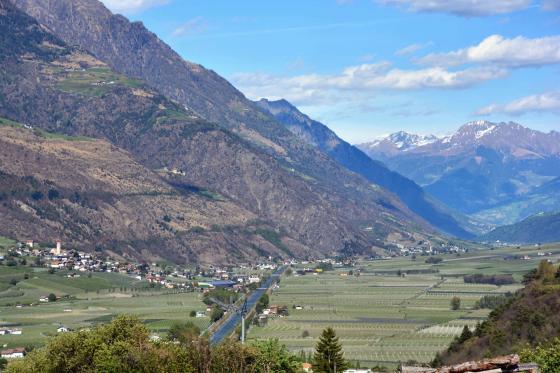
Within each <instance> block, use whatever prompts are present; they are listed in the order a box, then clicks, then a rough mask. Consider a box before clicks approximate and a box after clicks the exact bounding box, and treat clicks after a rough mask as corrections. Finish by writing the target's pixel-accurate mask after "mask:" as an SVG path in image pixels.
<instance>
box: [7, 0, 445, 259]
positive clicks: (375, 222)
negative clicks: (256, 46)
mask: <svg viewBox="0 0 560 373" xmlns="http://www.w3.org/2000/svg"><path fill="white" fill-rule="evenodd" d="M1 4H2V9H1V10H2V12H1V14H0V31H1V33H0V34H1V36H0V38H1V43H0V58H1V60H2V64H1V67H0V76H1V79H0V116H1V117H3V118H5V119H3V123H9V124H13V125H12V126H11V127H13V128H18V131H23V132H26V131H27V132H32V131H47V132H46V133H50V134H56V135H52V136H59V135H61V136H62V137H63V138H64V136H71V137H76V136H78V137H79V136H82V137H83V136H85V137H89V138H95V139H99V140H100V141H104V143H103V144H107V143H109V144H111V147H107V146H103V147H101V146H99V147H97V148H98V149H106V150H107V151H112V152H113V153H112V154H123V156H126V157H127V161H126V162H125V163H129V162H135V164H136V165H137V167H142V171H141V172H143V173H144V174H145V175H146V177H148V178H151V179H152V180H153V183H156V179H157V183H156V184H158V185H159V189H158V188H156V189H153V188H152V187H148V186H147V185H142V184H141V183H140V182H139V184H138V185H135V186H134V187H131V186H129V183H133V180H134V179H132V180H131V179H130V177H127V176H126V175H125V174H122V173H120V172H121V171H122V172H124V171H126V170H122V169H121V168H120V167H118V166H117V165H116V164H114V167H111V168H109V166H107V165H105V166H104V165H102V164H98V163H97V160H96V159H95V157H88V152H87V151H86V149H85V148H83V147H88V146H91V144H90V143H81V142H76V143H75V144H73V145H72V151H74V152H80V154H81V155H82V156H83V157H86V158H87V161H88V162H87V163H88V166H87V168H86V169H83V170H82V169H80V168H79V167H78V168H77V167H76V166H71V165H70V164H69V163H68V164H67V166H64V164H66V163H64V162H63V160H64V159H59V160H58V161H56V162H55V161H54V160H53V162H52V163H56V164H58V163H60V165H61V166H60V167H58V168H57V173H56V174H55V173H47V172H41V173H39V172H38V169H37V168H34V167H30V166H26V164H27V162H32V161H31V160H32V159H35V160H36V159H40V158H45V157H47V156H48V157H60V156H63V154H52V153H49V154H48V155H47V154H46V152H47V151H48V150H47V149H48V148H50V147H51V146H50V145H49V142H48V140H47V142H46V143H45V145H44V146H43V147H38V148H34V149H27V150H25V149H22V150H21V151H13V152H12V151H10V152H7V151H5V154H4V156H5V157H6V158H5V162H2V169H1V171H2V172H3V173H4V174H6V175H8V176H9V177H11V178H16V179H17V180H21V181H18V183H20V182H21V183H24V184H25V188H24V187H21V188H19V187H18V188H17V190H18V191H23V190H28V191H29V193H27V194H26V193H23V192H22V193H23V194H22V193H15V192H14V189H13V185H14V184H12V183H4V184H3V185H4V190H2V196H3V200H4V202H3V209H4V211H5V213H3V214H2V217H3V224H2V225H1V228H0V229H1V230H2V231H1V232H0V234H2V235H5V236H9V237H14V238H16V239H20V240H24V239H25V238H26V237H28V236H29V235H31V234H33V233H34V232H33V231H30V230H29V228H26V226H28V225H30V226H33V227H34V228H33V229H34V230H35V231H37V232H39V231H40V232H42V233H43V234H42V235H41V236H42V237H43V239H44V240H45V241H48V240H51V241H52V240H55V239H56V238H61V237H62V238H64V240H65V241H66V242H68V243H69V244H72V245H77V246H88V247H91V245H94V246H98V247H100V248H101V249H105V250H111V249H113V250H117V251H118V252H120V253H124V254H127V255H132V256H136V257H163V258H167V259H170V260H173V261H185V260H204V258H206V260H210V258H212V260H213V261H214V262H220V261H221V262H231V261H236V260H243V259H245V260H246V259H250V258H257V257H262V256H267V255H269V254H271V253H276V254H277V255H280V256H296V257H308V256H317V255H326V254H329V253H336V252H339V251H341V250H346V251H350V252H364V253H374V252H376V250H382V249H383V248H384V247H385V246H386V245H387V244H388V243H390V242H392V243H395V242H403V243H405V242H408V243H418V242H421V241H425V242H429V240H436V241H441V238H440V237H441V235H440V234H439V233H437V230H436V229H435V228H434V227H433V226H431V225H430V224H429V223H428V222H427V221H426V220H425V219H423V218H422V217H420V216H418V215H416V214H415V213H413V212H412V211H411V210H410V209H409V208H408V207H407V206H406V205H405V204H404V203H403V202H401V200H400V199H399V198H398V197H397V196H396V195H395V194H393V193H391V191H389V190H387V189H385V188H383V187H381V186H380V185H379V184H373V183H372V182H371V181H369V180H367V179H365V178H364V177H362V176H360V175H358V174H355V173H353V172H351V171H350V170H348V169H346V168H345V167H343V166H342V165H341V164H339V163H337V162H336V161H335V160H334V159H332V158H330V157H329V156H328V155H327V154H325V153H323V152H321V150H320V149H317V148H315V147H313V146H311V145H309V144H307V143H306V142H304V141H302V140H300V139H299V138H298V137H297V136H295V135H293V134H292V133H291V132H290V131H289V130H287V129H286V128H285V127H284V126H283V125H282V124H280V123H278V122H277V121H275V119H274V118H273V117H272V116H271V115H267V114H266V113H265V112H264V111H262V110H261V109H260V108H259V107H258V106H257V105H256V104H254V103H252V102H251V101H249V100H247V99H245V98H244V96H243V95H242V94H241V93H240V92H238V91H237V90H235V89H234V88H233V87H232V86H231V85H229V83H228V82H227V81H225V80H224V79H222V78H220V77H219V76H218V75H216V74H215V73H213V72H211V71H209V70H206V69H204V68H203V67H202V66H199V65H196V64H192V63H189V62H186V61H183V60H182V59H181V58H180V57H179V56H177V55H176V54H175V53H174V52H173V51H172V50H171V49H170V48H169V47H167V46H166V45H165V44H163V43H162V42H161V41H160V40H159V39H158V38H157V37H156V36H155V35H154V34H152V33H150V32H149V31H147V30H146V29H145V28H144V27H143V26H142V25H140V24H133V23H129V22H128V21H127V20H126V19H124V18H123V17H122V16H114V15H112V14H111V13H110V12H109V11H108V10H107V9H106V8H104V7H103V5H102V4H101V3H99V2H98V1H95V0H80V1H52V2H51V1H30V2H23V1H20V2H18V5H19V6H21V7H22V8H23V9H24V10H26V11H28V12H29V13H30V14H32V15H34V16H37V17H38V19H39V20H40V21H45V23H46V25H45V26H42V25H40V24H39V23H38V22H37V21H36V20H35V19H33V18H31V17H30V16H29V15H27V14H25V13H24V12H23V11H21V10H20V9H18V8H16V7H15V6H14V5H13V4H12V3H11V2H9V1H7V0H2V2H1ZM47 15H48V17H47ZM88 22H95V23H94V24H91V23H88ZM62 25H63V26H64V27H62ZM51 30H53V31H54V32H56V33H57V34H56V35H55V34H53V33H52V32H51ZM62 39H65V40H62ZM67 43H69V44H67ZM135 43H137V45H136V44H135ZM70 45H72V46H70ZM89 46H93V48H92V49H93V50H92V51H91V52H90V51H89V50H87V48H88V47H89ZM92 53H93V54H92ZM143 54H146V55H147V54H149V55H150V56H151V58H150V59H146V60H145V61H146V63H147V64H150V63H154V61H157V60H158V59H159V60H160V61H159V63H161V64H162V66H165V67H163V68H159V69H157V75H156V71H154V70H153V69H150V67H149V66H143V62H142V61H143V59H142V55H143ZM123 61H124V62H123ZM164 61H165V63H164ZM127 63H130V64H129V65H127ZM132 67H140V69H139V70H133V69H132ZM176 69H179V70H180V72H179V73H178V72H177V71H176ZM177 76H181V77H183V78H184V79H185V81H181V80H180V79H176V78H175V77H177ZM156 81H159V82H167V83H166V84H164V85H162V86H159V87H158V84H154V82H156ZM176 85H178V86H179V87H180V89H175V88H173V87H177V86H176ZM164 86H165V87H167V91H166V89H165V88H164ZM172 86H173V87H172ZM159 88H161V89H162V91H161V93H160V91H158V89H159ZM170 92H175V93H176V95H173V94H170ZM166 94H167V95H169V98H168V97H167V96H165V95H166ZM30 108H33V110H30ZM216 122H217V124H214V123H216ZM11 131H12V136H15V137H16V138H20V140H17V141H16V142H15V143H13V144H12V145H11V146H14V147H16V148H14V149H17V146H18V143H20V142H24V143H25V142H26V140H22V139H25V138H26V137H27V138H28V139H29V140H28V141H32V140H33V139H35V137H30V136H37V134H33V133H27V134H26V133H22V134H19V135H17V136H16V134H15V133H13V131H14V129H12V130H11ZM48 136H51V135H48ZM48 136H47V137H48ZM14 141H15V140H14ZM33 141H35V140H33ZM3 149H7V146H6V147H4V148H3ZM68 151H70V150H68ZM90 151H91V149H90ZM100 151H101V150H100ZM43 152H45V153H43ZM100 156H101V157H102V158H103V159H106V160H107V161H108V162H111V161H113V162H116V163H118V158H117V157H113V156H111V155H110V154H109V153H107V154H101V155H100ZM84 162H86V160H84ZM9 164H15V165H19V167H15V168H14V167H7V165H9ZM92 169H95V170H98V171H96V172H95V173H93V175H90V177H104V178H110V179H111V184H115V183H116V184H117V185H114V186H113V187H111V188H110V189H106V188H105V187H101V184H99V183H94V182H91V183H88V184H89V185H90V186H89V187H88V190H84V189H83V188H81V187H79V185H80V183H83V182H84V181H83V180H80V176H79V175H80V173H81V172H86V170H92ZM42 170H43V171H45V169H42ZM139 172H140V171H139ZM60 173H64V174H63V175H61V174H60ZM55 175H56V176H55ZM16 179H14V180H16ZM68 180H74V182H75V184H73V185H69V184H68ZM403 180H406V179H404V178H403ZM120 183H123V184H120ZM96 185H100V189H97V188H96ZM104 188H105V189H104ZM51 189H52V190H56V191H58V194H57V196H59V198H55V199H49V198H33V196H35V197H39V196H41V194H37V193H36V192H40V193H42V195H46V194H45V193H48V191H49V190H51ZM127 189H130V193H132V194H133V195H134V198H135V199H140V200H139V201H137V202H135V204H136V206H143V208H133V207H132V206H129V207H127V206H124V204H123V206H122V208H124V209H127V210H128V211H130V213H131V214H132V215H130V216H127V215H126V214H123V215H121V214H116V215H118V216H120V218H122V219H123V220H122V222H120V223H115V224H113V225H112V226H111V227H110V228H111V229H108V226H109V224H108V223H107V224H106V223H103V221H108V220H106V219H105V218H107V216H116V215H115V214H114V212H111V211H108V208H109V206H108V205H107V204H109V205H111V206H113V208H115V207H114V206H117V207H119V206H120V205H119V204H116V203H115V202H114V201H116V199H119V198H120V197H123V195H122V194H120V193H121V192H118V191H119V190H122V191H124V190H127ZM111 190H114V191H115V194H114V195H113V194H111V192H110V191H111ZM133 191H134V192H133ZM34 193H35V194H34ZM55 194H56V193H55ZM76 194H78V195H79V196H80V198H78V197H74V196H76ZM163 195H169V196H174V197H173V198H176V199H180V200H181V202H180V203H179V202H177V203H174V208H173V209H169V210H168V209H164V208H162V207H163V204H160V203H159V202H156V201H154V198H155V199H157V198H163ZM129 197H130V196H129ZM83 199H85V200H86V201H84V200H83ZM148 200H151V201H153V202H150V201H148ZM111 201H113V202H111ZM189 201H191V202H192V203H191V202H189ZM153 203H156V204H158V208H155V207H150V206H152V204H153ZM181 206H182V207H181ZM215 206H220V207H219V208H216V207H215ZM144 209H148V210H149V211H150V213H149V214H147V213H146V211H144ZM164 211H169V212H171V211H173V213H164ZM211 215H216V216H217V215H219V216H220V218H216V219H215V220H213V219H206V220H204V219H203V220H199V219H190V218H189V216H190V217H192V216H201V217H202V216H211ZM120 218H119V219H120ZM104 219H105V220H104ZM67 221H73V222H76V224H66V223H65V222H67ZM80 221H81V222H82V223H80V224H78V223H77V222H80ZM24 222H27V224H24ZM366 228H368V229H366ZM276 254H275V255H276Z"/></svg>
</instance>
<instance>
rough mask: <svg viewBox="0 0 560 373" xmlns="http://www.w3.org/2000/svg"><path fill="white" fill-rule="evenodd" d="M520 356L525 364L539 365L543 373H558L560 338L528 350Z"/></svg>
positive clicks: (523, 351)
mask: <svg viewBox="0 0 560 373" xmlns="http://www.w3.org/2000/svg"><path fill="white" fill-rule="evenodd" d="M519 355H520V357H521V361H523V362H525V363H529V362H531V363H537V364H538V365H539V368H540V371H541V372H542V373H556V372H558V367H560V338H556V339H555V340H554V341H552V342H551V343H549V344H546V345H541V346H537V347H536V348H532V347H531V348H526V349H524V350H522V351H521V353H520V354H519Z"/></svg>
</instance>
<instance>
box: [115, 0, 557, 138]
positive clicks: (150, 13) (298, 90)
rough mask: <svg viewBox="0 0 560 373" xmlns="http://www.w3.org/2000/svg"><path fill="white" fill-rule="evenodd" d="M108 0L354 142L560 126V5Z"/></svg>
mask: <svg viewBox="0 0 560 373" xmlns="http://www.w3.org/2000/svg"><path fill="white" fill-rule="evenodd" d="M104 2H105V4H106V5H108V6H109V7H110V8H111V9H112V10H114V11H116V12H119V13H123V14H125V15H126V16H128V17H129V18H130V19H132V20H139V21H142V22H143V23H144V24H145V25H146V27H148V28H149V29H150V30H152V31H153V32H155V33H156V34H157V35H158V36H159V37H160V38H161V39H162V40H164V41H165V42H167V43H168V44H170V45H171V46H172V47H173V48H174V49H175V50H176V51H177V52H178V53H179V54H180V55H181V56H183V57H184V58H185V59H187V60H189V61H193V62H197V63H200V64H202V65H203V66H205V67H207V68H210V69H212V70H214V71H216V72H217V73H219V74H220V75H222V76H224V77H225V78H227V79H228V80H230V81H231V82H232V83H233V84H234V85H235V86H236V87H238V88H239V89H240V90H241V91H242V92H244V93H245V94H246V95H247V96H248V97H249V98H251V99H257V98H260V97H267V98H272V99H278V98H286V99H288V100H289V101H291V102H292V103H294V104H295V105H297V106H298V107H299V108H300V109H301V110H302V111H303V112H305V113H307V114H309V115H310V116H312V117H313V118H315V119H318V120H320V121H322V122H323V123H325V124H327V125H328V126H329V127H330V128H332V129H333V130H334V131H335V132H337V134H339V135H340V136H341V137H343V138H344V139H346V140H348V141H350V142H352V143H359V142H364V141H368V140H371V139H374V138H376V137H378V136H381V135H384V134H388V133H391V132H395V131H398V130H401V129H402V130H407V131H409V132H415V133H435V134H445V133H449V132H451V131H453V130H455V129H456V128H457V127H459V126H460V125H461V124H462V123H464V122H467V121H470V120H478V119H488V120H494V121H509V120H513V121H517V122H520V123H521V124H524V125H526V126H528V127H532V128H535V129H540V130H543V131H548V130H553V129H556V130H560V121H559V119H560V0H548V1H546V0H545V1H536V0H499V1H498V0H493V1H480V0H305V1H303V0H282V1H262V0H236V1H232V0H204V1H203V0H104Z"/></svg>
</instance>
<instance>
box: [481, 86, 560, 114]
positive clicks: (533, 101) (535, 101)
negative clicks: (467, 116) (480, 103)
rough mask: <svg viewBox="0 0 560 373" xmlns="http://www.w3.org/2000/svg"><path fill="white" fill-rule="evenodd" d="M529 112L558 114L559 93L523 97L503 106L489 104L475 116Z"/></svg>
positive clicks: (559, 104) (559, 109)
mask: <svg viewBox="0 0 560 373" xmlns="http://www.w3.org/2000/svg"><path fill="white" fill-rule="evenodd" d="M531 112H551V113H556V114H560V91H553V92H545V93H541V94H536V95H530V96H525V97H521V98H519V99H517V100H514V101H511V102H509V103H507V104H504V105H499V104H491V105H488V106H486V107H483V108H481V109H479V110H478V111H477V112H476V114H478V115H490V114H510V115H523V114H526V113H531Z"/></svg>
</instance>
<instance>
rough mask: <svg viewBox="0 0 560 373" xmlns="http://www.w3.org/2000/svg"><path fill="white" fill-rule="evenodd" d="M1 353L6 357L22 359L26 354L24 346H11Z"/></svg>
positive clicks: (0, 353)
mask: <svg viewBox="0 0 560 373" xmlns="http://www.w3.org/2000/svg"><path fill="white" fill-rule="evenodd" d="M0 355H1V356H2V357H3V358H4V359H20V358H22V357H24V356H25V348H24V347H16V348H9V349H7V350H2V351H1V352H0Z"/></svg>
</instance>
